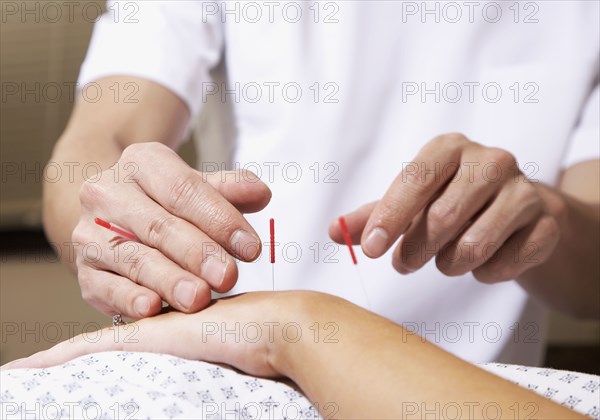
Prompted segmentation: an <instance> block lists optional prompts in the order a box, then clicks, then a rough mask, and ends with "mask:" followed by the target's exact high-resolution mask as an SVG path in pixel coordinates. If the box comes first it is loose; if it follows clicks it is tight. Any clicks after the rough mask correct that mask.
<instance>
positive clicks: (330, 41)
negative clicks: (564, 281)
mask: <svg viewBox="0 0 600 420" xmlns="http://www.w3.org/2000/svg"><path fill="white" fill-rule="evenodd" d="M133 6H135V7H133ZM125 7H127V9H126V10H124V9H125ZM116 11H119V12H120V13H116ZM599 12H600V11H599V3H598V2H593V1H581V2H575V1H568V2H567V1H565V2H561V1H548V2H523V3H518V2H426V3H424V2H400V1H382V2H374V1H369V2H366V1H365V2H351V1H344V2H319V3H317V2H244V3H234V2H225V3H223V2H200V1H181V2H179V1H168V2H167V1H166V2H158V1H146V2H139V3H137V4H136V3H134V2H131V1H128V2H122V3H109V11H108V12H107V13H106V14H105V15H104V16H103V17H102V18H101V19H100V21H99V22H98V23H97V24H96V27H95V29H94V34H93V38H92V43H91V46H90V49H89V52H88V56H87V58H86V61H85V63H84V64H83V67H82V70H81V74H80V80H79V82H80V83H81V84H85V83H89V82H91V81H93V80H95V79H98V78H100V77H103V76H107V75H115V74H124V75H135V76H141V77H144V78H147V79H151V80H154V81H156V82H158V83H160V84H162V85H164V86H166V87H168V88H169V89H171V90H172V91H173V92H175V93H176V94H177V95H179V96H180V97H181V98H182V99H183V100H184V101H185V102H186V103H187V105H188V106H189V108H190V109H191V110H192V113H193V114H194V115H196V114H197V113H198V112H199V110H200V109H201V107H202V104H203V103H204V102H206V100H207V98H208V97H213V98H214V97H217V98H219V100H220V101H222V102H225V103H226V104H227V105H229V106H231V107H232V110H233V115H234V121H235V130H236V133H235V144H236V149H235V154H234V156H233V160H232V162H230V164H231V166H232V167H235V166H238V167H245V168H247V169H250V170H253V171H254V172H256V173H257V174H258V175H259V176H260V177H261V178H262V179H263V180H264V181H265V182H266V183H267V184H268V185H269V186H270V188H271V189H272V191H273V199H272V201H271V203H270V204H269V206H268V207H267V208H266V210H264V211H262V212H261V213H259V214H256V215H250V216H248V219H249V221H250V222H251V223H252V225H253V226H254V228H255V229H256V230H257V232H258V233H259V234H260V235H261V236H262V238H263V240H265V241H268V237H269V224H268V219H269V218H271V217H273V218H275V220H276V241H277V242H278V244H279V245H278V247H277V253H276V264H275V276H276V288H278V289H314V290H320V291H324V292H329V293H333V294H337V295H339V296H342V297H344V298H346V299H349V300H351V301H354V302H356V303H358V304H360V305H366V302H367V300H366V298H365V295H364V294H363V292H362V289H361V286H360V283H359V277H358V274H357V271H356V269H355V267H353V266H352V262H351V260H350V255H349V253H348V250H347V249H345V247H338V246H337V245H336V246H334V245H332V244H331V239H329V237H328V235H327V226H328V224H329V222H330V221H331V220H332V219H334V218H335V217H337V216H338V215H340V214H344V213H346V212H349V211H351V210H353V209H355V208H356V207H358V206H359V205H361V204H363V203H367V202H370V201H373V200H376V199H378V198H380V197H381V196H382V195H383V193H384V192H385V190H386V189H387V188H388V186H389V184H390V183H391V182H392V180H393V179H394V178H395V176H396V175H397V174H399V173H400V171H401V170H402V169H403V165H404V164H405V163H407V162H410V161H411V159H412V158H413V157H414V156H415V154H416V153H417V152H418V151H419V149H420V148H421V147H422V146H423V145H424V144H425V143H426V142H427V141H429V140H430V139H431V138H433V137H434V136H436V135H439V134H442V133H447V132H461V133H464V134H465V135H467V136H468V137H469V138H470V139H472V140H475V141H477V142H480V143H482V144H485V145H488V146H497V147H500V148H504V149H506V150H508V151H510V152H512V153H513V154H514V155H515V156H516V157H517V159H518V161H519V163H520V166H521V168H522V170H523V172H524V173H525V174H526V175H528V176H529V177H530V178H532V179H535V180H538V181H540V182H545V183H548V184H551V185H552V184H555V183H556V182H557V179H558V176H559V174H560V171H561V170H562V169H563V168H565V167H567V166H569V165H572V164H574V163H577V162H580V161H582V160H586V159H595V158H598V155H599V150H598V149H599V120H598V118H599V114H600V112H599V93H598V92H599V91H598V75H599V71H598V65H599V50H600V46H599V42H600V41H599V39H600V34H599V27H600V23H599ZM223 57H224V58H225V60H226V71H227V79H228V87H226V86H221V85H220V84H215V83H213V82H212V81H211V79H210V75H209V71H210V70H211V69H212V68H214V67H215V66H216V65H217V64H218V63H219V61H220V59H221V58H223ZM227 89H228V90H227ZM221 95H222V96H221ZM210 166H211V165H208V166H204V169H214V165H212V166H213V168H211V167H210ZM463 169H464V171H465V176H466V175H467V174H468V168H467V167H464V168H463ZM484 169H485V170H489V172H488V176H489V177H490V178H493V177H494V176H495V175H494V171H493V168H492V169H489V168H484V167H479V168H476V169H475V170H484ZM357 251H359V249H358V248H357ZM533 257H535V256H533ZM358 261H359V262H358V267H359V268H360V271H361V275H362V277H363V278H364V281H365V283H366V289H367V294H368V300H369V301H370V307H371V309H373V310H374V311H375V312H377V313H379V314H381V315H383V316H386V317H388V318H390V319H393V320H394V321H397V322H400V323H403V324H405V325H406V327H407V328H408V329H410V330H414V331H417V332H418V333H420V334H422V335H423V336H425V337H426V338H427V339H429V340H431V341H433V342H434V343H437V344H439V345H440V346H442V347H443V348H445V349H447V350H449V351H451V352H453V353H455V354H457V355H459V356H461V357H463V358H465V359H467V360H470V361H473V362H488V361H504V362H512V363H520V364H528V365H534V364H536V363H539V360H540V357H541V355H542V351H543V350H542V349H543V343H544V335H545V333H544V331H545V322H544V313H543V311H542V310H541V308H540V307H539V306H538V305H536V304H534V303H533V302H532V301H531V300H530V299H528V297H527V295H526V293H525V292H524V291H523V290H522V289H521V288H520V287H519V286H518V284H516V283H514V282H506V283H503V284H498V285H494V286H486V285H482V284H481V283H478V282H477V281H476V280H475V279H474V278H473V276H472V275H470V274H467V275H464V276H461V277H453V278H449V277H446V276H444V275H442V274H441V273H440V272H439V271H438V270H437V268H436V267H435V264H434V263H429V264H427V265H426V266H425V267H424V268H423V269H421V270H419V271H418V272H416V273H414V274H412V275H409V276H402V275H400V274H398V273H397V272H396V271H394V269H393V268H392V266H391V263H390V261H391V258H390V253H388V255H386V256H384V257H382V258H380V259H378V260H370V259H368V258H367V257H365V256H364V255H363V254H362V253H361V252H358ZM240 265H241V267H240V279H239V283H238V285H237V286H236V287H235V288H234V290H233V293H236V292H241V291H248V290H269V289H271V267H270V264H269V261H268V252H266V253H264V254H263V256H262V257H261V258H260V259H259V260H258V261H257V262H255V263H250V264H240ZM573 282H574V284H575V282H576V279H573ZM574 287H576V286H574ZM332 321H335V320H332Z"/></svg>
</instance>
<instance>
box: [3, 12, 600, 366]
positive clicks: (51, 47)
mask: <svg viewBox="0 0 600 420" xmlns="http://www.w3.org/2000/svg"><path fill="white" fill-rule="evenodd" d="M0 3H2V7H5V6H6V3H7V2H6V1H1V2H0ZM11 3H16V4H22V2H11ZM31 3H39V2H31ZM54 3H56V2H54ZM58 3H61V2H58ZM77 3H78V5H79V6H80V7H81V8H82V9H83V8H84V7H85V4H86V3H95V4H98V5H103V2H102V1H91V2H77ZM3 10H4V9H3ZM89 10H91V11H93V10H94V9H88V11H89ZM92 15H93V14H92ZM2 19H3V22H2V25H0V35H1V36H0V74H1V79H2V89H3V97H2V102H1V106H2V108H1V112H0V152H1V157H2V158H1V159H2V184H1V191H0V197H1V204H0V229H2V230H3V231H7V230H15V229H24V228H25V229H36V230H39V229H40V194H41V187H42V185H41V179H40V178H39V176H38V177H36V176H35V175H32V174H27V175H26V176H25V179H24V180H23V179H21V174H17V175H9V173H8V172H9V169H11V168H13V167H14V165H17V167H18V168H19V172H20V170H22V169H24V168H29V169H31V168H35V167H36V165H37V167H38V171H41V168H43V166H44V165H45V163H46V162H47V160H48V159H49V157H50V153H51V149H52V146H53V144H54V142H55V141H56V139H57V138H58V136H59V135H60V133H61V131H62V130H63V128H64V126H65V124H66V121H67V119H68V116H69V113H70V110H71V107H72V102H73V101H72V98H71V97H69V95H68V93H69V88H68V86H69V83H70V84H72V83H73V82H75V81H76V77H77V73H78V70H79V65H80V63H81V61H82V60H83V57H84V54H85V50H86V46H87V43H88V40H89V36H90V33H91V29H92V22H91V21H90V19H85V18H84V17H83V16H82V14H81V13H77V12H76V13H75V14H74V19H73V20H69V19H66V18H63V19H60V20H59V21H57V22H55V23H52V22H49V21H48V20H47V19H44V16H43V15H41V16H40V19H37V21H36V19H34V18H32V17H31V16H29V17H28V18H27V19H25V20H23V19H21V18H20V17H16V18H15V17H14V16H13V15H11V16H7V15H3V17H2ZM219 74H220V73H219V72H217V77H219ZM36 83H37V85H36ZM65 83H66V84H65ZM15 84H16V85H18V87H19V89H21V87H22V86H26V87H27V88H28V89H34V90H37V91H38V92H37V97H36V94H27V95H25V96H23V95H22V94H21V93H22V91H20V92H19V93H18V94H9V93H10V92H12V90H9V89H13V88H14V86H15ZM22 84H26V85H22ZM56 85H59V86H63V88H62V92H61V93H62V97H61V98H60V99H59V100H55V99H54V98H55V91H52V87H53V86H56ZM36 86H38V87H37V88H36ZM44 89H46V93H44ZM221 106H223V105H222V104H219V103H215V104H210V105H208V106H207V107H206V108H205V113H204V114H203V115H202V116H201V118H200V121H199V122H198V127H196V133H197V137H199V138H202V139H205V140H206V139H209V140H210V141H203V142H198V143H197V144H196V145H194V143H193V142H188V143H187V144H186V145H185V147H184V149H183V150H182V151H181V152H182V154H183V155H184V156H185V157H186V158H187V160H188V161H189V162H193V161H194V160H195V150H196V149H197V150H198V151H199V154H200V155H201V156H202V157H204V158H205V160H209V161H215V160H217V159H219V160H220V159H223V158H224V157H225V156H227V154H228V153H230V151H231V147H230V144H228V143H224V144H223V143H219V142H217V141H216V139H217V137H219V136H220V135H221V134H222V130H223V129H225V131H229V130H227V128H229V127H231V125H230V124H229V120H228V119H227V118H226V114H223V113H222V112H220V111H222V110H221V109H220V107H221ZM209 122H210V123H211V124H208V123H209ZM194 146H196V148H195V147H194ZM10 165H13V166H10ZM3 237H5V235H4V234H3ZM0 304H1V308H0V318H1V324H2V339H1V340H0V363H5V362H6V361H8V360H12V359H14V358H16V357H22V356H25V355H28V354H31V353H32V352H34V351H37V350H41V349H44V348H47V347H49V346H50V345H52V344H53V343H54V342H56V341H58V340H59V339H66V338H67V337H68V336H69V335H70V334H72V333H79V332H81V331H82V330H86V331H90V332H91V331H92V330H94V329H95V328H97V327H98V326H100V325H102V326H105V325H107V324H108V323H109V320H108V319H107V318H106V317H104V316H101V315H100V314H97V313H96V312H95V311H94V310H93V309H91V308H89V307H88V306H87V305H86V304H85V303H83V302H82V301H81V299H80V295H79V288H78V286H77V282H76V279H75V278H74V277H73V275H72V274H70V273H68V272H67V271H66V269H65V268H64V267H62V266H61V265H60V264H59V263H56V262H53V257H52V255H49V254H45V253H40V252H39V251H31V252H29V253H25V252H23V251H14V250H13V251H10V252H8V254H7V253H6V252H4V253H3V254H2V255H1V261H0ZM90 337H92V338H93V334H92V335H90ZM550 338H551V340H552V342H554V343H569V344H576V343H580V344H581V343H583V344H596V345H598V344H599V343H598V341H599V339H600V324H598V323H595V322H575V321H572V320H568V319H566V318H564V317H559V316H553V318H552V329H551V333H550Z"/></svg>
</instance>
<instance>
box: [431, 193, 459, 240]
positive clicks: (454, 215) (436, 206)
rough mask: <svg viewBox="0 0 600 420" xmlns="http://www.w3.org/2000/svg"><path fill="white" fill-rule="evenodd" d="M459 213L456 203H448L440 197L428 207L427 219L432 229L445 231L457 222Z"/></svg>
mask: <svg viewBox="0 0 600 420" xmlns="http://www.w3.org/2000/svg"><path fill="white" fill-rule="evenodd" d="M460 213H461V212H460V209H459V208H458V204H457V203H448V202H446V201H444V199H442V198H440V199H438V200H437V201H435V202H434V203H433V204H432V205H431V206H430V207H429V211H428V219H429V221H430V224H431V227H432V229H433V230H435V231H436V232H445V231H446V230H448V229H451V228H452V227H454V226H455V225H456V224H457V223H458V219H459V217H460Z"/></svg>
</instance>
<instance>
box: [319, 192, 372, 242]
mask: <svg viewBox="0 0 600 420" xmlns="http://www.w3.org/2000/svg"><path fill="white" fill-rule="evenodd" d="M378 202H379V201H373V202H371V203H368V204H365V205H363V206H362V207H359V208H358V209H356V210H354V211H353V212H351V213H348V214H346V215H345V216H343V217H344V219H345V220H346V225H347V226H348V231H349V232H350V237H351V238H352V243H353V244H355V245H358V244H360V238H361V235H362V231H363V229H364V228H365V225H366V224H367V220H369V216H370V215H371V213H372V212H373V209H374V208H375V206H376V205H377V203H378ZM329 237H330V238H331V239H333V240H334V241H335V242H337V243H338V244H343V243H345V241H344V234H343V232H342V228H341V226H340V223H339V219H335V220H334V221H333V222H331V224H330V225H329Z"/></svg>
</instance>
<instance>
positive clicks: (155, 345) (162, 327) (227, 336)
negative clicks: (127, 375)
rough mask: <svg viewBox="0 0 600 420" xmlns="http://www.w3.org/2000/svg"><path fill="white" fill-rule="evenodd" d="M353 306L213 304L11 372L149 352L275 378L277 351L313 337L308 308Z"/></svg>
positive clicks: (300, 298)
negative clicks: (97, 355) (120, 353)
mask: <svg viewBox="0 0 600 420" xmlns="http://www.w3.org/2000/svg"><path fill="white" fill-rule="evenodd" d="M329 301H337V302H344V303H346V304H348V303H347V302H345V301H343V300H342V299H339V298H335V297H333V296H331V297H330V296H328V295H323V294H321V293H315V292H275V293H273V292H254V293H247V294H243V295H238V296H234V297H231V298H225V299H220V300H217V301H215V302H213V303H212V304H211V305H210V306H209V307H208V308H206V309H205V310H203V311H201V312H198V313H195V314H185V313H181V312H177V311H173V312H169V313H165V314H162V315H157V316H155V317H151V318H145V319H142V320H140V321H138V322H135V323H132V324H127V325H123V326H119V327H110V328H105V329H104V330H102V334H101V338H100V339H99V340H96V339H95V340H94V342H90V341H89V340H86V339H85V336H84V335H79V336H77V337H74V338H72V339H69V340H67V341H64V342H62V343H59V344H57V345H56V346H54V347H52V348H50V349H48V350H46V351H42V352H39V353H36V354H34V355H32V356H31V357H29V358H27V359H22V360H20V361H19V362H18V363H16V364H13V365H11V366H10V368H13V367H14V368H38V367H47V366H54V365H57V364H61V363H64V362H67V361H68V360H71V359H73V358H76V357H78V356H81V355H84V354H88V353H95V352H102V351H113V350H116V351H145V352H153V353H166V354H171V355H174V356H178V357H182V358H186V359H192V360H203V361H208V362H217V363H225V364H228V365H231V366H234V367H236V368H238V369H240V370H242V371H244V372H247V373H249V374H252V375H257V376H264V377H275V376H281V375H282V372H280V371H278V369H277V368H276V367H274V361H275V359H276V347H277V348H279V347H278V346H279V345H280V344H281V341H285V340H287V341H293V340H295V339H296V336H297V335H298V332H300V334H302V333H303V334H304V336H305V338H306V336H307V334H309V333H311V330H310V327H311V323H312V322H311V321H310V320H309V319H310V317H307V316H306V314H307V313H308V310H307V309H306V307H307V302H311V305H319V304H329V303H328V302H329Z"/></svg>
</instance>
